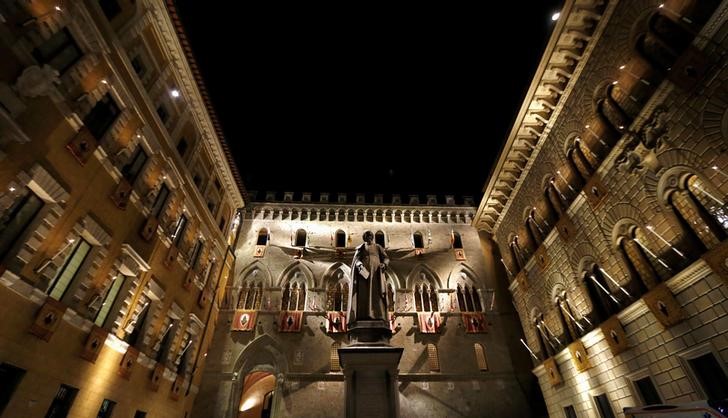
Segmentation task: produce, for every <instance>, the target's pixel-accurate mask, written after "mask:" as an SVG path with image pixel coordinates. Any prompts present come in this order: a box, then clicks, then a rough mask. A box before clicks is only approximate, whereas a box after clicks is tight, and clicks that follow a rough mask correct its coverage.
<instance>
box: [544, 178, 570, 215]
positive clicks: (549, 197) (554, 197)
mask: <svg viewBox="0 0 728 418" xmlns="http://www.w3.org/2000/svg"><path fill="white" fill-rule="evenodd" d="M544 195H545V197H546V202H547V203H548V204H549V209H551V210H552V211H553V212H554V214H555V217H556V218H559V217H561V216H562V215H563V214H564V211H565V209H564V203H563V202H564V201H565V200H566V196H564V195H563V194H562V193H561V191H559V190H558V189H557V187H556V182H555V180H554V179H553V178H552V179H551V180H549V184H548V186H546V191H545V192H544Z"/></svg>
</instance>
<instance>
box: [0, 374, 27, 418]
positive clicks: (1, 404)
mask: <svg viewBox="0 0 728 418" xmlns="http://www.w3.org/2000/svg"><path fill="white" fill-rule="evenodd" d="M24 375H25V370H23V369H21V368H19V367H15V366H13V365H10V364H8V363H2V364H0V414H2V413H3V411H4V410H5V407H6V406H8V403H9V402H10V398H12V397H13V393H15V389H16V388H17V387H18V385H19V384H20V381H21V380H22V379H23V376H24Z"/></svg>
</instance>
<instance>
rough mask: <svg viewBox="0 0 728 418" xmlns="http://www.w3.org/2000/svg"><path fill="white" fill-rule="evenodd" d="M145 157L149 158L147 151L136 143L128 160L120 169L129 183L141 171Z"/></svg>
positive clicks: (145, 160)
mask: <svg viewBox="0 0 728 418" xmlns="http://www.w3.org/2000/svg"><path fill="white" fill-rule="evenodd" d="M147 159H149V157H148V156H147V153H146V152H144V149H143V148H142V146H141V145H137V148H136V151H134V155H133V156H132V157H131V159H130V160H129V162H128V163H127V164H126V165H125V166H124V167H123V168H122V169H121V174H122V175H123V176H124V178H125V179H126V180H127V181H129V183H133V182H134V180H136V178H137V176H138V175H139V173H141V171H142V168H144V164H146V162H147Z"/></svg>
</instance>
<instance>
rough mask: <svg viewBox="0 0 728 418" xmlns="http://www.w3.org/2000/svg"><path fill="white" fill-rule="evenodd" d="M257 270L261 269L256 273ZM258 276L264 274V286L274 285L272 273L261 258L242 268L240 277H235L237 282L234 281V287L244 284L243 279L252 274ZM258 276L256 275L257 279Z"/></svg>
mask: <svg viewBox="0 0 728 418" xmlns="http://www.w3.org/2000/svg"><path fill="white" fill-rule="evenodd" d="M256 271H259V272H260V273H257V274H256V273H255V272H256ZM253 275H255V276H258V275H262V278H263V287H271V286H273V279H272V276H271V273H270V270H268V266H266V265H265V264H263V263H261V262H260V260H255V261H253V262H252V263H250V264H248V265H247V266H246V267H245V268H243V269H242V271H241V272H240V274H238V277H237V278H236V279H235V283H233V286H234V287H240V286H242V284H243V280H245V279H247V278H248V277H251V276H253ZM257 279H258V277H256V280H257Z"/></svg>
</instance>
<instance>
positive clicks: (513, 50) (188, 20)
mask: <svg viewBox="0 0 728 418" xmlns="http://www.w3.org/2000/svg"><path fill="white" fill-rule="evenodd" d="M562 3H563V2H562V1H555V0H548V1H546V0H544V1H541V0H538V1H529V2H521V1H505V2H497V3H496V2H487V3H478V4H477V7H476V4H472V6H473V7H472V8H468V7H463V5H457V7H450V8H444V7H441V6H443V5H444V3H439V4H437V5H436V6H437V7H432V8H425V7H423V6H421V5H419V4H409V5H406V6H405V5H396V6H394V5H393V4H392V3H382V4H381V6H380V7H376V8H375V7H371V3H367V4H364V3H361V4H359V5H358V7H357V6H354V5H351V4H348V3H347V6H346V7H342V6H341V5H340V4H334V5H330V6H327V7H322V6H319V5H308V4H307V5H306V6H305V7H303V6H301V3H295V7H293V8H291V7H289V6H286V7H284V6H283V5H281V4H280V3H266V6H261V5H260V4H258V3H257V2H231V1H228V2H224V3H221V4H224V5H225V7H220V6H216V7H211V6H210V3H209V2H202V1H196V0H178V1H177V3H176V4H177V8H178V11H179V13H180V16H181V18H182V21H183V24H184V26H185V31H186V33H187V35H188V38H189V41H190V43H191V44H192V48H193V51H194V55H195V57H196V60H197V63H198V65H199V66H200V69H201V72H202V75H203V77H204V78H205V83H206V85H207V88H208V91H209V93H210V96H211V98H212V102H213V106H214V108H215V111H216V113H217V115H218V117H219V119H220V121H221V124H222V128H223V130H224V132H225V137H226V140H227V141H228V143H229V145H230V147H231V149H232V151H233V154H234V156H235V159H236V161H237V166H238V169H239V170H240V172H241V174H242V176H243V182H244V183H245V186H246V188H247V189H248V190H259V191H263V190H278V191H310V192H320V191H328V192H334V193H335V192H366V193H379V192H380V193H387V194H388V193H402V194H408V193H438V194H456V195H459V196H462V195H469V196H474V197H475V198H476V199H478V200H479V198H480V197H481V196H482V188H483V186H484V184H485V181H486V179H487V177H488V174H489V173H490V170H491V164H492V163H493V161H494V159H495V158H496V156H497V155H498V152H499V150H500V148H501V147H502V144H503V142H504V141H505V139H506V135H507V134H508V132H509V131H510V129H511V126H512V125H513V119H514V118H515V116H516V113H517V112H518V109H519V108H520V105H521V103H522V101H523V96H524V95H525V93H526V91H527V89H528V86H529V85H530V82H531V79H532V78H533V74H534V72H535V70H536V67H537V66H538V63H539V60H540V58H541V55H542V52H543V49H544V47H545V46H546V44H547V42H548V38H549V36H550V34H551V30H552V28H553V26H554V22H552V21H551V15H552V14H553V13H554V12H555V11H558V10H559V9H560V7H561V4H562ZM485 4H487V6H488V9H486V8H485V7H483V6H484V5H485ZM365 6H366V7H365ZM469 6H470V5H469ZM488 109H494V110H493V111H488ZM352 149H354V150H355V151H350V150H352ZM474 149H485V150H488V151H487V152H485V153H476V152H474V151H473V150H474ZM476 202H477V200H476Z"/></svg>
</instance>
